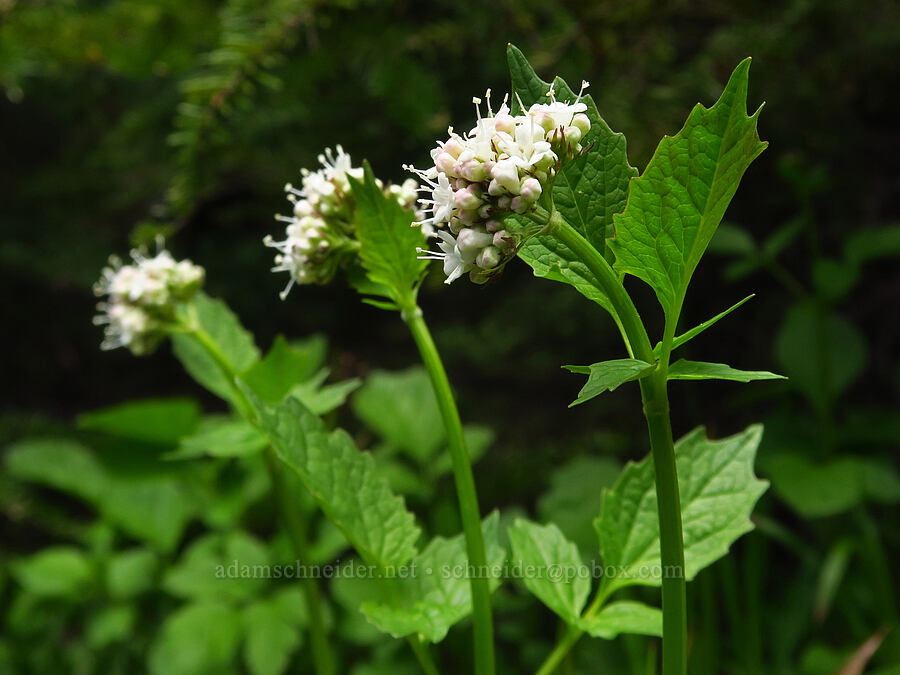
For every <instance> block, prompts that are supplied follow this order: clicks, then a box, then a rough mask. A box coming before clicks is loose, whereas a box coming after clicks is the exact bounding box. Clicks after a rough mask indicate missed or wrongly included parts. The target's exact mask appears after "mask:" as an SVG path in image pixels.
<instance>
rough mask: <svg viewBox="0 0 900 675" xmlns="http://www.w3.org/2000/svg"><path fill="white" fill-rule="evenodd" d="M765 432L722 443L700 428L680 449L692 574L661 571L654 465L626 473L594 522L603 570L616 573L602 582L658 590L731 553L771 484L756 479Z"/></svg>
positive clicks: (756, 429) (757, 429)
mask: <svg viewBox="0 0 900 675" xmlns="http://www.w3.org/2000/svg"><path fill="white" fill-rule="evenodd" d="M761 438H762V427H761V426H759V425H753V426H750V427H747V429H746V430H744V431H742V432H741V433H739V434H735V435H734V436H729V437H728V438H724V439H722V440H718V441H711V440H709V439H707V438H706V432H705V430H704V429H703V427H698V428H697V429H694V430H693V431H692V432H690V433H689V434H687V435H686V436H684V437H683V438H681V439H680V440H679V441H678V442H677V443H676V444H675V457H676V464H677V469H678V484H679V488H680V490H681V507H682V523H683V528H684V558H685V566H686V569H685V570H683V571H680V570H666V569H662V568H661V563H660V553H659V521H658V519H657V518H658V515H657V506H656V504H657V502H656V486H655V482H654V475H655V474H654V470H653V462H652V459H651V458H650V457H647V458H645V459H644V460H642V461H641V462H639V463H631V464H628V465H627V466H626V467H625V470H624V471H623V472H622V475H621V477H620V478H619V480H618V481H617V482H616V485H615V487H613V489H612V490H605V491H604V494H603V510H602V511H601V512H600V516H599V517H598V518H597V519H596V520H595V521H594V526H595V528H596V530H597V534H598V536H599V538H600V552H601V554H602V556H603V564H604V565H605V566H607V568H608V567H609V566H613V567H615V568H616V570H617V574H616V576H615V577H609V576H607V577H604V583H605V584H608V585H609V586H611V587H612V588H621V587H623V586H630V585H642V586H659V585H660V584H661V582H662V576H664V575H673V574H674V575H677V574H681V573H683V574H684V575H685V577H686V578H687V579H688V580H690V579H693V578H694V576H696V574H697V572H699V571H700V570H702V569H703V568H704V567H706V566H707V565H709V564H711V563H713V562H715V561H716V560H718V559H719V558H721V557H722V556H723V555H725V554H726V553H727V552H728V547H729V546H731V544H732V543H733V542H734V541H735V540H736V539H737V538H738V537H740V536H741V535H742V534H744V533H746V532H749V531H750V530H751V529H753V525H752V523H751V522H750V514H751V512H752V511H753V506H754V505H755V504H756V501H757V500H758V499H759V497H760V495H762V493H763V492H764V491H765V489H766V487H767V485H768V483H766V481H762V480H759V479H758V478H756V476H754V474H753V460H754V458H755V457H756V450H757V448H758V447H759V442H760V439H761Z"/></svg>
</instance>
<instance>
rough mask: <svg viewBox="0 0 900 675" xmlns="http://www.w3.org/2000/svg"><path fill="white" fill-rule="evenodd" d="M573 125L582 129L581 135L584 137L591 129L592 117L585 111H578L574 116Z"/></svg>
mask: <svg viewBox="0 0 900 675" xmlns="http://www.w3.org/2000/svg"><path fill="white" fill-rule="evenodd" d="M572 126H573V127H576V128H577V129H578V130H579V131H581V137H582V138H584V137H585V136H587V133H588V132H589V131H590V130H591V119H590V118H589V117H588V116H587V115H585V114H584V113H577V114H576V115H575V116H574V117H573V118H572Z"/></svg>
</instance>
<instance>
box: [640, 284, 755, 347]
mask: <svg viewBox="0 0 900 675" xmlns="http://www.w3.org/2000/svg"><path fill="white" fill-rule="evenodd" d="M754 295H755V294H751V295H748V296H747V297H746V298H744V299H743V300H741V301H739V302H736V303H734V304H733V305H732V306H731V307H729V308H728V309H726V310H725V311H724V312H719V313H718V314H716V315H715V316H714V317H712V318H711V319H707V320H706V321H704V322H703V323H701V324H698V325H696V326H694V327H693V328H691V329H690V330H689V331H687V332H685V333H683V334H681V335H679V336H677V337H676V338H675V339H674V340H672V351H674V350H676V349H678V348H679V347H680V346H681V345H683V344H685V343H686V342H689V341H691V340H693V339H694V338H695V337H697V336H698V335H700V333H702V332H703V331H705V330H706V329H707V328H709V327H710V326H712V325H714V324H716V323H718V321H719V320H720V319H724V318H725V317H726V316H728V315H729V314H731V313H732V312H733V311H734V310H736V309H737V308H738V307H740V306H741V305H743V304H744V303H745V302H747V301H748V300H750V299H751V298H752V297H754ZM660 349H662V343H661V342H657V343H656V346H655V347H653V355H654V356H656V357H657V358H658V357H659V350H660Z"/></svg>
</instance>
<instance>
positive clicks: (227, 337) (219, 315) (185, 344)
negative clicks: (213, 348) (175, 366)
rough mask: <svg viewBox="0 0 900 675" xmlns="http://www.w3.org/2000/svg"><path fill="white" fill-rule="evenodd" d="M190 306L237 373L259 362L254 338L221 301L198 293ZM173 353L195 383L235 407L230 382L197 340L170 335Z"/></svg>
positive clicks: (190, 336) (190, 337)
mask: <svg viewBox="0 0 900 675" xmlns="http://www.w3.org/2000/svg"><path fill="white" fill-rule="evenodd" d="M190 307H191V308H192V309H193V311H195V313H196V319H197V322H198V323H199V325H200V328H201V329H203V330H204V331H205V332H206V333H208V334H209V335H210V337H212V339H213V340H215V342H216V344H217V345H218V346H219V348H220V349H221V350H222V353H223V354H224V355H225V358H227V359H228V361H229V362H230V363H231V364H232V365H233V366H234V369H235V370H236V371H237V372H239V373H240V372H244V371H246V370H248V369H249V368H250V367H251V366H252V365H253V364H254V363H255V362H256V361H258V360H259V350H258V349H257V348H256V345H255V344H254V342H253V336H252V335H250V333H248V332H247V330H246V329H244V327H243V326H241V323H240V321H239V320H238V318H237V317H236V316H235V314H234V313H233V312H232V311H231V310H230V309H229V308H228V306H227V305H226V304H225V303H224V302H223V301H222V300H213V299H212V298H210V297H208V296H207V295H205V294H203V293H199V294H197V296H196V297H195V298H194V300H193V301H192V303H191V305H190ZM172 350H173V352H174V354H175V356H176V357H177V358H178V360H179V361H181V363H182V365H183V366H184V368H185V370H187V372H188V374H189V375H190V376H191V377H192V378H194V380H196V381H197V383H199V384H201V385H202V386H204V387H206V388H207V389H209V391H211V392H212V393H214V394H215V395H216V396H218V397H219V398H222V399H224V400H226V401H229V402H231V403H232V404H234V390H233V387H232V383H231V382H229V380H228V378H227V377H226V376H225V374H224V373H223V372H222V369H221V367H220V366H219V364H218V363H216V361H215V359H213V357H211V356H210V355H209V353H208V352H207V351H206V349H205V348H204V347H203V345H202V344H200V343H199V342H198V341H197V340H196V338H194V337H193V336H192V335H190V334H176V335H173V336H172Z"/></svg>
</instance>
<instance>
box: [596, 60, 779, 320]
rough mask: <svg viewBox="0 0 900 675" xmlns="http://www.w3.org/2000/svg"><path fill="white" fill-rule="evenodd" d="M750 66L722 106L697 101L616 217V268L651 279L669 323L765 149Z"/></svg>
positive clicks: (735, 78) (741, 69) (737, 73)
mask: <svg viewBox="0 0 900 675" xmlns="http://www.w3.org/2000/svg"><path fill="white" fill-rule="evenodd" d="M749 68H750V59H749V58H748V59H745V60H744V61H742V62H741V63H740V64H738V66H737V68H735V70H734V72H733V73H732V75H731V78H730V79H729V80H728V84H727V85H726V86H725V90H724V91H723V92H722V95H721V97H720V98H719V100H718V101H717V102H716V104H715V105H713V106H712V107H711V108H705V107H704V106H703V105H701V104H699V103H698V104H697V105H696V106H695V107H694V109H693V110H692V111H691V114H690V115H689V116H688V119H687V122H685V125H684V127H683V128H682V130H681V131H679V132H678V134H676V135H675V136H667V137H665V138H663V140H662V141H660V143H659V146H658V147H657V149H656V151H655V152H654V153H653V157H652V158H651V159H650V162H649V164H648V165H647V168H646V169H645V170H644V172H643V174H641V176H640V177H639V178H635V179H634V180H632V181H631V185H630V186H629V191H628V201H627V205H626V206H625V210H624V211H623V212H622V213H620V214H618V215H616V216H615V218H614V220H615V238H614V239H612V240H610V242H609V244H610V247H611V248H612V250H613V252H614V253H615V256H616V263H615V267H616V269H617V270H618V271H620V272H624V273H628V274H632V275H634V276H636V277H638V278H640V279H642V280H643V281H645V282H646V283H647V284H649V285H650V287H651V288H653V290H654V291H655V292H656V296H657V298H658V299H659V302H660V304H661V305H662V307H663V309H664V311H665V313H666V316H667V318H668V319H669V320H670V321H676V320H677V318H678V315H679V314H680V312H681V304H682V302H683V300H684V294H685V291H686V290H687V286H688V283H689V282H690V278H691V275H692V274H693V272H694V269H695V268H696V267H697V264H698V263H699V262H700V258H701V256H702V255H703V252H704V251H705V250H706V247H707V245H708V244H709V241H710V240H711V239H712V237H713V235H714V234H715V232H716V228H717V227H718V225H719V222H720V221H721V219H722V216H723V215H724V214H725V210H726V208H727V207H728V204H729V203H730V201H731V198H732V196H733V195H734V193H735V191H736V190H737V187H738V184H739V182H740V180H741V176H742V175H743V173H744V171H745V170H746V169H747V167H748V166H749V165H750V163H751V162H752V161H753V160H754V159H755V158H756V157H757V156H758V155H759V154H760V153H761V152H762V151H763V150H764V149H765V147H766V144H765V143H762V142H761V141H760V140H759V136H758V134H757V131H756V123H757V118H758V117H759V113H760V112H761V111H762V106H760V108H759V109H758V110H757V111H756V112H755V113H753V115H752V116H749V117H748V116H747V85H748V73H749Z"/></svg>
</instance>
